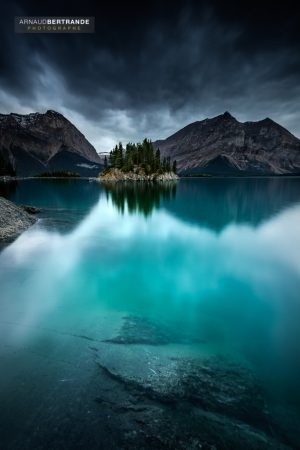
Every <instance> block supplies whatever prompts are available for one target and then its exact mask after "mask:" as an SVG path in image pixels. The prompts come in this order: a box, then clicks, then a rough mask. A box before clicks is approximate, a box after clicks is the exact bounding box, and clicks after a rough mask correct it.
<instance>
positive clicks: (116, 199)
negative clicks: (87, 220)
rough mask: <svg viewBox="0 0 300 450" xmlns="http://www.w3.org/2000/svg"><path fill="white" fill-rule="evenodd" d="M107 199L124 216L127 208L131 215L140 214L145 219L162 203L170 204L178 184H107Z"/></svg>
mask: <svg viewBox="0 0 300 450" xmlns="http://www.w3.org/2000/svg"><path fill="white" fill-rule="evenodd" d="M104 186H105V189H106V195H107V198H111V200H112V202H113V204H114V205H115V206H116V207H117V209H118V210H119V211H120V212H121V213H122V214H123V213H124V212H125V209H126V208H127V210H128V212H129V214H132V213H135V212H139V213H141V214H143V215H144V216H145V217H147V216H149V215H150V214H151V212H152V211H153V209H155V208H159V207H160V206H161V203H162V202H168V201H169V200H170V199H171V198H175V196H176V182H169V183H167V182H164V183H145V184H144V183H142V184H139V183H130V182H128V183H126V182H123V183H121V184H120V183H115V184H113V183H107V184H105V185H104Z"/></svg>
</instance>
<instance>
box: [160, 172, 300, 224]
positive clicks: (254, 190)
mask: <svg viewBox="0 0 300 450" xmlns="http://www.w3.org/2000/svg"><path fill="white" fill-rule="evenodd" d="M297 202H300V178H205V179H204V178H203V179H183V180H181V181H180V183H179V184H178V188H177V195H176V201H173V202H170V203H168V204H166V205H165V207H166V209H167V210H168V211H170V212H171V213H172V214H174V215H176V216H177V217H179V218H180V219H181V220H184V221H188V222H190V223H197V224H199V225H201V226H205V227H207V228H210V229H213V230H214V231H218V232H219V231H221V230H222V229H224V228H225V227H226V226H227V225H229V224H233V223H236V224H248V225H252V226H258V225H260V224H261V223H262V222H263V221H265V220H267V219H269V218H270V217H272V216H273V215H275V214H277V213H279V212H280V211H281V210H282V209H284V208H287V207H288V206H291V205H293V204H294V203H297Z"/></svg>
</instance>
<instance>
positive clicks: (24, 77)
mask: <svg viewBox="0 0 300 450" xmlns="http://www.w3.org/2000/svg"><path fill="white" fill-rule="evenodd" d="M2 3H4V2H2ZM96 3H97V6H95V4H96ZM106 3H107V4H105V3H102V2H99V1H98V2H91V1H89V0H83V1H82V2H81V3H80V4H78V5H77V4H76V3H75V2H72V3H70V6H68V5H67V2H63V1H62V0H60V1H56V0H51V1H48V0H45V1H40V2H36V1H26V0H15V1H14V2H13V1H12V2H9V4H8V2H7V4H6V5H1V6H0V16H1V19H0V20H1V27H0V42H1V45H0V112H2V113H9V112H18V113H29V112H35V111H39V112H45V111H46V110H47V109H54V110H57V111H59V112H61V113H62V114H64V115H65V116H66V117H67V118H68V119H69V120H71V121H72V122H73V123H74V124H75V125H76V126H77V127H78V128H79V129H80V130H81V131H82V132H83V133H84V134H85V136H86V137H87V139H88V140H89V141H90V142H91V143H92V144H93V145H94V146H95V147H96V149H97V151H107V150H110V149H111V147H112V146H113V145H115V143H116V142H118V141H120V140H121V141H123V142H128V141H137V140H141V139H143V138H144V137H149V138H151V139H153V140H155V139H158V138H165V137H167V136H169V135H170V134H172V133H173V132H175V131H177V130H178V129H180V128H182V127H183V126H185V125H187V124H188V123H190V122H194V121H196V120H202V119H204V118H206V117H213V116H215V115H218V114H221V113H223V112H224V111H226V110H228V111H229V112H230V113H231V114H232V115H233V116H235V117H236V118H237V119H238V120H241V121H247V120H259V119H263V118H265V117H271V118H272V119H273V120H275V121H277V122H279V123H280V124H281V125H283V126H285V127H286V128H288V129H289V130H290V131H291V132H292V133H294V134H295V135H296V136H298V137H300V14H299V9H300V8H299V7H298V9H297V7H296V2H291V1H289V0H286V1H285V2H281V7H277V6H276V4H275V2H264V1H263V0H262V1H260V2H256V1H255V0H253V1H251V2H246V1H245V2H237V3H236V4H235V3H234V2H232V1H230V0H229V1H214V0H210V1H201V0H195V1H187V0H185V1H182V2H181V1H176V0H173V1H168V0H165V1H164V0H160V1H159V2H156V1H154V0H152V1H151V2H149V3H147V2H146V1H144V2H141V1H140V2H139V3H138V5H139V6H136V5H134V3H132V2H130V1H128V2H126V1H122V2H114V1H113V0H110V1H107V2H106ZM15 15H37V16H38V15H39V16H41V15H45V16H46V15H53V16H55V15H56V16H59V15H63V16H70V15H87V16H95V20H96V33H95V34H91V35H88V34H86V35H83V34H78V35H74V34H72V35H71V34H61V35H49V34H39V35H28V34H15V33H14V23H13V21H14V16H15Z"/></svg>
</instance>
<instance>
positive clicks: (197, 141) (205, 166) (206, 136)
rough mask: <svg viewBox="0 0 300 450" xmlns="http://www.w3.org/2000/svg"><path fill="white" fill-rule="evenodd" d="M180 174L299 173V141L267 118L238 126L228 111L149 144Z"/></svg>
mask: <svg viewBox="0 0 300 450" xmlns="http://www.w3.org/2000/svg"><path fill="white" fill-rule="evenodd" d="M153 145H154V146H155V147H159V149H160V151H161V154H162V156H164V157H165V156H170V157H171V159H176V160H177V167H178V171H179V173H181V174H192V173H197V174H199V173H206V174H207V173H208V174H222V175H224V174H236V175H238V174H240V175H243V174H284V173H298V172H300V140H299V139H298V138H296V137H295V136H293V135H292V134H291V133H290V132H289V131H288V130H286V129H285V128H283V127H282V126H281V125H279V124H278V123H276V122H274V121H273V120H272V119H270V118H268V117H267V118H265V119H263V120H260V121H257V122H245V123H242V122H239V121H238V120H237V119H235V118H234V117H233V116H232V115H231V114H230V113H229V112H228V111H225V112H224V113H223V114H221V115H219V116H216V117H213V118H211V119H205V120H202V121H199V122H194V123H192V124H190V125H187V126H185V127H184V128H182V129H181V130H179V131H177V132H176V133H174V134H173V135H172V136H170V137H168V138H167V139H164V140H159V141H156V142H154V143H153Z"/></svg>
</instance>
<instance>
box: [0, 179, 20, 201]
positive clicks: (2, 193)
mask: <svg viewBox="0 0 300 450" xmlns="http://www.w3.org/2000/svg"><path fill="white" fill-rule="evenodd" d="M17 185H18V182H17V181H16V180H9V181H0V197H4V198H8V199H10V198H11V197H12V196H13V195H14V194H15V193H16V190H17Z"/></svg>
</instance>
